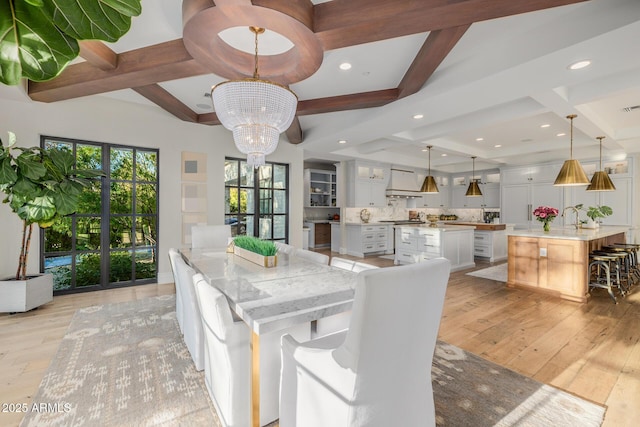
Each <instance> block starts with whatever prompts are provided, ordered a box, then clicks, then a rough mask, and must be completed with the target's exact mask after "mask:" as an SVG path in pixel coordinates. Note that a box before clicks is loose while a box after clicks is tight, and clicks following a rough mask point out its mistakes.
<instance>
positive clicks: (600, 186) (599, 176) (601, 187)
mask: <svg viewBox="0 0 640 427" xmlns="http://www.w3.org/2000/svg"><path fill="white" fill-rule="evenodd" d="M604 138H605V137H604V136H599V137H597V138H596V139H597V140H599V141H600V169H599V170H598V171H597V172H596V173H594V174H593V177H592V178H591V184H589V186H588V187H587V191H615V189H616V186H615V185H613V182H612V181H611V178H609V175H608V174H607V173H606V172H605V171H604V170H603V169H602V140H603V139H604Z"/></svg>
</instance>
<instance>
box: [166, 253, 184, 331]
mask: <svg viewBox="0 0 640 427" xmlns="http://www.w3.org/2000/svg"><path fill="white" fill-rule="evenodd" d="M177 257H180V258H182V257H181V256H180V254H179V253H178V251H177V250H176V249H175V248H170V249H169V262H170V263H171V272H172V273H173V284H174V285H175V287H176V320H177V321H178V326H179V327H180V333H182V334H184V328H183V326H182V324H183V323H184V320H183V319H184V314H183V310H184V309H183V308H182V293H180V291H178V274H177V273H176V261H175V260H176V258H177Z"/></svg>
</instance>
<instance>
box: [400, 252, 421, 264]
mask: <svg viewBox="0 0 640 427" xmlns="http://www.w3.org/2000/svg"><path fill="white" fill-rule="evenodd" d="M419 259H420V255H418V254H415V253H413V252H405V251H402V250H396V262H397V263H404V264H407V263H414V262H418V260H419Z"/></svg>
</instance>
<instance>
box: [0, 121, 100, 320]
mask: <svg viewBox="0 0 640 427" xmlns="http://www.w3.org/2000/svg"><path fill="white" fill-rule="evenodd" d="M15 144H16V137H15V135H14V134H13V133H12V132H9V141H8V143H7V144H6V145H4V144H3V143H2V140H0V192H2V193H4V197H5V198H4V200H2V202H3V203H8V204H9V208H10V209H11V210H12V211H13V212H14V213H15V214H16V215H18V217H19V218H20V219H21V220H22V225H23V226H22V244H21V245H20V250H19V257H18V267H17V271H16V274H15V275H14V276H13V277H12V278H9V279H5V280H0V312H18V311H28V310H31V309H32V308H35V307H37V306H39V305H42V304H45V303H47V302H49V301H51V300H52V299H53V276H52V275H51V274H27V263H28V260H29V248H30V246H31V239H32V235H33V225H34V224H37V225H38V226H39V227H41V228H46V227H49V226H51V225H52V224H53V223H54V222H55V221H56V219H58V218H59V217H62V216H65V215H70V214H72V213H74V212H75V211H76V209H77V207H78V203H79V201H80V198H79V197H80V193H81V192H82V190H83V188H84V187H86V186H87V185H89V183H90V180H91V179H92V178H96V177H100V176H103V175H104V173H103V172H102V171H101V170H85V169H75V168H74V164H75V159H74V156H73V154H72V153H71V151H69V150H68V149H67V148H65V147H56V146H54V147H49V148H41V147H30V148H24V147H17V146H15Z"/></svg>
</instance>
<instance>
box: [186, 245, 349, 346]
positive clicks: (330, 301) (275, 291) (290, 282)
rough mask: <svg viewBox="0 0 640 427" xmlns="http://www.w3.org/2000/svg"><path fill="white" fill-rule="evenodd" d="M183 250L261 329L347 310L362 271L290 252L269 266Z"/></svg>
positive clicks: (244, 317) (225, 255)
mask: <svg viewBox="0 0 640 427" xmlns="http://www.w3.org/2000/svg"><path fill="white" fill-rule="evenodd" d="M180 252H181V253H182V255H183V257H184V258H185V259H186V260H187V262H188V263H189V264H190V265H191V266H192V267H193V268H194V269H195V270H196V271H197V272H199V273H201V274H202V275H203V276H204V277H205V279H206V280H207V282H209V283H210V284H211V285H212V286H215V287H216V288H218V289H219V290H220V291H221V292H222V293H224V294H225V295H226V296H227V299H228V300H229V304H230V306H231V309H232V310H233V311H234V312H235V313H236V314H238V316H240V317H241V318H242V320H243V321H244V322H245V323H247V325H249V326H250V327H251V328H252V330H253V331H254V332H256V333H257V334H264V333H267V332H271V331H277V330H280V329H284V328H286V327H289V326H293V325H296V324H299V323H304V322H309V321H312V320H317V319H320V318H322V317H326V316H330V315H332V314H337V313H341V312H344V311H347V310H350V309H351V305H352V303H353V296H354V293H355V285H356V277H357V273H354V272H351V271H346V270H342V269H339V268H336V267H331V266H328V265H321V264H317V263H314V262H312V261H308V260H305V259H301V258H297V257H295V256H289V255H286V254H278V265H277V266H276V267H273V268H265V267H262V266H259V265H257V264H254V263H252V262H250V261H248V260H246V259H244V258H241V257H238V256H237V255H234V254H232V253H226V252H219V251H208V250H206V249H182V250H180Z"/></svg>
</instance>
